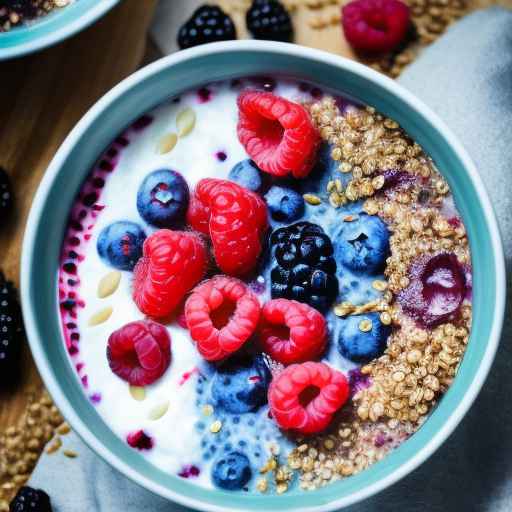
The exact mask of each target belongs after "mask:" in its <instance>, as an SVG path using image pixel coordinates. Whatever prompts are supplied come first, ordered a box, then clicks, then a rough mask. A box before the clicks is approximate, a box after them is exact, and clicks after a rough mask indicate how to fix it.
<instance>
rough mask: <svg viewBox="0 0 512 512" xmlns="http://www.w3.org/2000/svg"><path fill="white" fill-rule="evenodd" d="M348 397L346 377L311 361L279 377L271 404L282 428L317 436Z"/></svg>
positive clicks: (272, 388)
mask: <svg viewBox="0 0 512 512" xmlns="http://www.w3.org/2000/svg"><path fill="white" fill-rule="evenodd" d="M348 396H349V385H348V381H347V379H346V378H345V376H344V375H343V373H341V372H339V371H337V370H334V369H333V368H331V367H330V366H327V365H326V364H324V363H313V362H311V361H310V362H307V363H302V364H292V365H291V366H288V367H287V368H285V369H284V370H283V371H282V372H281V373H278V374H277V375H276V376H275V377H274V378H273V380H272V382H271V384H270V388H269V390H268V403H269V406H270V411H271V412H272V416H273V418H274V419H275V421H276V422H277V424H278V425H279V427H281V428H282V429H285V430H288V429H291V430H294V431H296V432H299V433H300V434H314V433H316V432H322V431H323V430H325V429H326V428H327V426H328V425H329V423H330V422H331V420H332V417H333V415H334V413H335V412H336V411H337V410H338V409H340V408H341V406H342V405H343V404H344V403H345V402H346V401H347V398H348Z"/></svg>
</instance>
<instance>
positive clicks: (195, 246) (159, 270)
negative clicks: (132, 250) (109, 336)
mask: <svg viewBox="0 0 512 512" xmlns="http://www.w3.org/2000/svg"><path fill="white" fill-rule="evenodd" d="M207 264H208V254H207V252H206V247H205V244H204V242H203V241H202V240H201V238H200V237H199V236H198V235H196V234H194V233H187V232H183V231H171V230H170V229H160V230H158V231H155V232H154V233H153V234H152V235H151V236H149V237H148V238H147V240H146V241H145V243H144V247H143V256H142V258H141V259H140V260H139V262H138V263H137V265H136V266H135V269H134V274H133V278H134V279H133V299H134V301H135V303H136V304H137V306H138V308H139V309H140V310H141V311H142V312H143V313H144V314H146V315H148V316H151V317H156V318H162V317H165V316H168V315H170V314H171V313H173V312H174V311H175V310H176V308H177V307H178V306H179V305H180V303H181V301H182V300H183V298H184V297H185V295H186V294H187V293H188V292H189V291H190V290H191V289H192V288H193V287H194V286H195V285H196V284H197V283H198V282H199V281H200V280H201V279H202V278H203V276H204V274H205V271H206V267H207Z"/></svg>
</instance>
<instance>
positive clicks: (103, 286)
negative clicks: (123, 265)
mask: <svg viewBox="0 0 512 512" xmlns="http://www.w3.org/2000/svg"><path fill="white" fill-rule="evenodd" d="M121 275H122V274H121V272H119V270H113V271H112V272H109V273H108V274H106V275H105V276H103V277H102V278H101V280H100V282H99V283H98V297H99V298H100V299H104V298H106V297H108V296H110V295H112V294H113V293H114V292H115V291H116V290H117V288H118V286H119V283H120V282H121Z"/></svg>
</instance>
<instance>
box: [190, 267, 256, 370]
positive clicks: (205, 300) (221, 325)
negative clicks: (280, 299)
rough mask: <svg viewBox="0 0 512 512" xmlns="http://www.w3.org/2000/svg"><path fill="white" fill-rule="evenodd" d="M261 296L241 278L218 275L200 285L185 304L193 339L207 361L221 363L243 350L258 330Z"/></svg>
mask: <svg viewBox="0 0 512 512" xmlns="http://www.w3.org/2000/svg"><path fill="white" fill-rule="evenodd" d="M260 310H261V307H260V303H259V300H258V297H257V296H256V295H255V294H254V293H253V292H252V291H251V290H250V289H249V288H248V287H247V285H245V283H243V282H242V281H239V280H238V279H235V278H233V277H226V276H217V277H214V278H212V279H209V280H208V281H205V282H204V283H202V284H201V285H199V286H197V287H196V288H195V289H194V290H193V291H192V293H191V295H190V297H189V298H188V299H187V302H186V303H185V318H186V321H187V327H188V329H189V331H190V336H191V337H192V339H193V340H194V341H195V342H196V344H197V349H198V351H199V353H200V354H201V356H202V357H204V358H205V359H206V360H207V361H219V360H221V359H224V358H226V357H227V356H229V355H230V354H232V353H234V352H236V351H237V350H238V349H240V348H241V347H242V346H243V345H244V344H245V342H246V341H247V340H248V339H249V338H250V337H251V336H252V334H253V333H254V332H255V331H256V327H257V325H258V321H259V319H260Z"/></svg>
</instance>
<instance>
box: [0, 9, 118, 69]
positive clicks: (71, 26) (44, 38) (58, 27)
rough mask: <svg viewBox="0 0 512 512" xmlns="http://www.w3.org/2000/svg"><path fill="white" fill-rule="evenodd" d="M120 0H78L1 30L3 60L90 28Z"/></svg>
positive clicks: (0, 43)
mask: <svg viewBox="0 0 512 512" xmlns="http://www.w3.org/2000/svg"><path fill="white" fill-rule="evenodd" d="M118 1H119V0H102V1H101V2H98V1H97V0H79V1H78V2H74V3H73V4H71V5H68V6H67V7H65V8H64V9H62V10H59V11H55V12H52V13H50V14H48V15H47V16H44V17H42V18H40V19H36V20H35V21H31V22H30V23H29V24H26V25H22V26H19V27H15V28H13V29H12V30H11V31H9V32H4V33H0V60H6V59H11V58H13V57H20V56H22V55H26V54H27V53H32V52H35V51H38V50H41V49H43V48H46V47H48V46H52V45H54V44H56V43H58V42H60V41H62V40H64V39H67V38H68V37H70V36H72V35H73V34H75V33H77V32H79V31H80V30H83V29H84V28H86V27H88V26H89V25H90V24H91V23H94V21H96V20H97V19H98V18H100V17H101V16H103V15H104V14H105V13H107V12H108V11H109V10H110V9H112V7H114V5H116V4H117V3H118Z"/></svg>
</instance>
